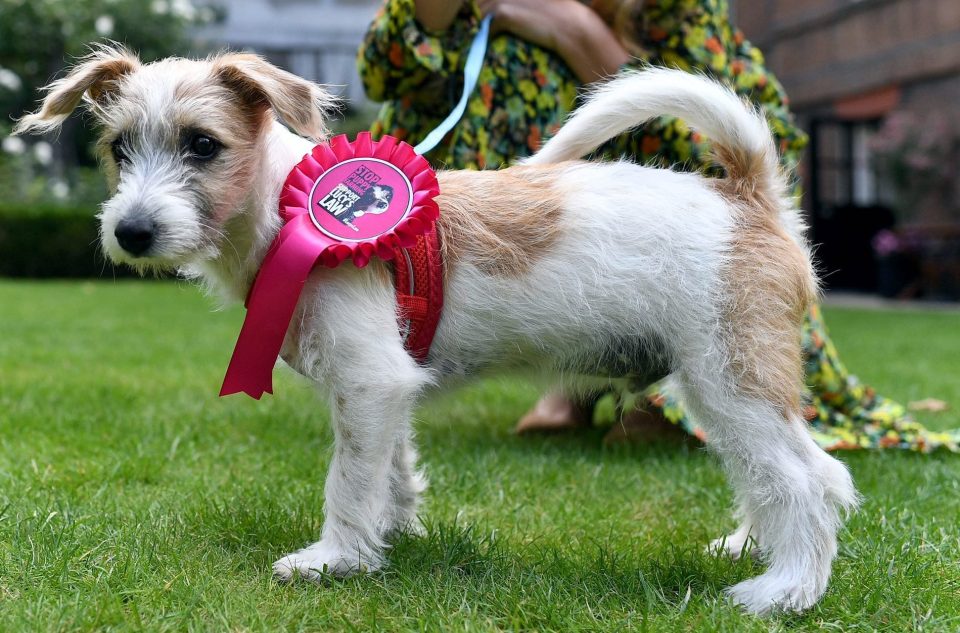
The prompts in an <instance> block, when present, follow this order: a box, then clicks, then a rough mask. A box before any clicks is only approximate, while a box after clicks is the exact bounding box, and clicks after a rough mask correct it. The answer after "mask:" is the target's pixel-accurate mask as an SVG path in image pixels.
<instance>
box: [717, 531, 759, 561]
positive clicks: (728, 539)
mask: <svg viewBox="0 0 960 633" xmlns="http://www.w3.org/2000/svg"><path fill="white" fill-rule="evenodd" d="M707 554H711V555H714V556H717V555H723V556H727V557H728V558H730V559H731V560H740V558H741V557H742V556H743V555H744V554H750V555H751V556H753V557H754V558H759V556H760V549H759V548H758V547H757V542H756V541H755V540H754V539H753V538H752V537H751V536H750V534H749V533H748V532H746V531H743V530H737V531H736V532H734V533H733V534H727V535H726V536H721V537H720V538H718V539H714V540H713V541H711V542H710V545H708V546H707Z"/></svg>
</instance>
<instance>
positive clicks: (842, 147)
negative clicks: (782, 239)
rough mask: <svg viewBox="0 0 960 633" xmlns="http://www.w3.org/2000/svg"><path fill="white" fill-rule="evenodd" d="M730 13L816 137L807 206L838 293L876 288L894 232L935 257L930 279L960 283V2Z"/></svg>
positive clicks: (751, 3)
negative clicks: (885, 238)
mask: <svg viewBox="0 0 960 633" xmlns="http://www.w3.org/2000/svg"><path fill="white" fill-rule="evenodd" d="M732 4H733V11H734V16H735V19H736V22H737V24H738V26H739V27H740V28H741V29H743V31H744V32H745V33H746V35H747V37H748V38H749V39H750V40H751V41H753V42H754V43H755V44H756V45H757V46H758V47H759V48H760V49H761V50H763V51H764V54H765V55H766V58H767V63H768V65H769V66H770V67H771V68H772V69H773V71H774V72H775V73H776V75H777V76H778V78H779V79H780V81H781V82H782V83H783V85H784V87H785V88H786V90H787V93H788V94H789V95H790V99H791V104H792V107H793V109H794V111H795V113H796V114H797V117H798V119H799V122H800V124H801V126H802V127H803V128H804V129H806V130H807V131H808V132H809V133H810V139H811V142H810V146H809V148H808V151H807V155H806V159H805V164H804V166H803V177H804V182H805V185H806V197H805V201H804V203H805V208H806V210H807V211H808V212H809V213H810V215H811V222H812V224H813V228H814V239H815V240H816V241H817V242H818V243H819V244H820V247H819V253H820V256H821V259H822V260H825V261H824V263H825V268H826V272H827V273H829V274H830V276H828V278H827V280H828V284H830V285H833V286H839V287H856V288H863V289H869V287H870V285H871V283H872V280H871V276H872V275H873V276H874V278H875V276H876V274H877V273H878V272H882V271H877V270H876V264H877V263H878V253H877V248H876V247H877V246H878V244H877V240H876V236H877V234H878V232H880V231H883V230H884V229H887V228H890V227H891V226H893V225H896V226H899V227H901V229H903V227H907V228H908V229H909V228H910V227H913V229H915V230H914V237H915V239H917V240H920V241H923V242H924V243H925V245H921V246H923V248H927V247H930V248H932V249H933V251H934V253H935V255H936V257H937V258H938V260H939V261H938V262H934V264H933V268H938V267H939V268H940V270H938V271H934V272H933V273H931V274H935V275H940V276H941V277H943V276H946V277H950V276H953V275H955V276H957V277H960V265H958V264H956V263H955V262H954V263H950V260H951V258H953V259H955V260H957V261H960V254H958V253H960V248H958V247H957V246H956V244H955V243H954V244H951V242H957V241H960V230H958V229H957V223H958V222H960V187H958V185H957V181H958V180H960V170H958V166H957V146H958V142H957V138H958V130H960V1H958V0H734V1H733V3H732ZM900 237H903V236H902V235H901V236H900ZM889 245H890V246H891V247H894V246H896V244H895V243H894V242H890V243H889ZM931 245H932V246H931ZM880 250H881V251H883V250H884V248H883V247H882V245H881V247H880ZM879 255H880V259H882V256H883V252H881V253H880V254H879ZM924 257H926V259H927V260H929V259H930V258H929V257H927V256H924ZM921 259H923V258H921ZM881 263H882V262H881ZM915 264H916V265H917V266H919V267H924V266H926V267H927V268H930V265H929V264H930V262H929V261H920V260H918V261H917V262H915ZM831 277H832V279H831ZM930 283H931V280H928V286H929V285H930ZM953 283H954V286H956V285H958V284H957V282H953ZM949 284H950V282H949V279H948V280H947V285H949ZM941 285H942V284H941ZM908 290H909V289H908ZM928 290H929V288H928ZM946 292H948V293H950V292H956V290H955V289H954V290H950V289H947V290H946ZM924 294H930V293H929V292H924Z"/></svg>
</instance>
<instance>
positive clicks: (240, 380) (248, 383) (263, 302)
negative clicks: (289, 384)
mask: <svg viewBox="0 0 960 633" xmlns="http://www.w3.org/2000/svg"><path fill="white" fill-rule="evenodd" d="M309 224H310V218H309V217H308V216H306V215H305V214H304V215H300V216H297V217H295V218H293V219H292V220H291V221H290V222H288V223H287V224H285V225H284V227H283V229H281V231H280V234H279V235H278V236H277V239H276V240H275V241H274V243H273V245H272V246H271V248H270V251H269V252H268V253H267V256H266V257H265V258H264V260H263V264H262V265H261V266H260V271H259V273H257V277H256V279H255V280H254V282H253V287H252V288H251V289H250V294H249V296H248V297H247V315H246V318H245V319H244V321H243V327H242V328H241V330H240V336H239V337H238V339H237V345H236V347H235V348H234V350H233V357H232V358H231V359H230V365H229V367H228V368H227V374H226V376H225V377H224V379H223V386H222V387H221V388H220V395H221V396H228V395H230V394H234V393H241V392H243V393H245V394H247V395H248V396H250V397H251V398H254V399H256V400H259V399H260V397H261V396H263V394H264V393H270V394H272V393H273V367H274V365H275V364H276V362H277V357H278V356H279V355H280V350H281V348H282V347H283V339H284V337H285V336H286V334H287V328H288V327H289V326H290V319H291V318H292V317H293V313H294V311H295V310H296V308H297V302H298V301H299V299H300V293H301V292H302V291H303V287H304V285H305V284H306V282H307V277H308V276H309V275H310V271H311V270H312V269H313V267H314V265H315V264H316V263H317V260H318V259H320V257H321V255H322V254H323V253H324V251H325V250H326V249H328V248H329V247H331V246H333V245H334V244H336V242H334V241H333V240H331V239H330V238H328V237H326V236H324V235H323V234H321V233H320V232H318V231H315V230H313V229H312V227H310V226H306V225H309Z"/></svg>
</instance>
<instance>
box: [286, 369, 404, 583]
mask: <svg viewBox="0 0 960 633" xmlns="http://www.w3.org/2000/svg"><path fill="white" fill-rule="evenodd" d="M338 382H340V381H338ZM421 385H422V383H421V382H420V380H419V372H418V371H416V370H414V371H412V372H409V373H408V374H407V375H406V376H403V375H396V374H393V375H391V374H389V373H387V372H383V373H381V374H380V375H379V376H371V375H369V374H368V375H367V381H366V382H362V381H356V382H353V383H352V384H350V383H342V384H340V385H338V386H337V388H335V390H334V392H333V394H332V398H331V400H332V408H333V416H332V418H333V428H334V436H335V446H334V453H333V460H332V461H331V464H330V468H329V471H328V473H327V481H326V487H325V490H324V492H325V497H326V499H325V504H324V513H325V520H324V524H323V530H322V532H321V538H320V540H319V541H318V542H316V543H314V544H313V545H310V546H309V547H307V548H304V549H302V550H300V551H298V552H295V553H293V554H290V555H288V556H285V557H284V558H282V559H281V560H279V561H277V563H276V564H275V565H274V572H275V573H276V575H277V576H278V577H279V578H281V579H284V580H287V579H290V578H293V577H296V576H298V575H299V576H303V577H305V578H309V579H317V578H319V577H320V575H321V574H323V573H329V574H333V575H335V576H347V575H350V574H353V573H356V572H362V571H374V570H376V569H379V568H380V567H382V566H383V564H384V562H385V561H384V549H385V548H386V546H387V544H386V542H385V539H386V537H388V536H389V535H390V534H392V533H394V532H396V531H398V530H401V529H404V528H406V527H407V526H406V525H401V524H400V523H401V522H403V523H404V524H406V523H410V522H411V521H413V520H414V519H415V517H414V516H412V513H415V508H416V497H417V495H418V493H419V492H420V491H421V490H422V488H423V486H422V484H421V483H420V479H419V476H418V473H417V472H416V471H415V468H414V467H413V466H412V464H411V463H410V458H409V453H408V452H409V451H412V450H413V449H412V447H408V442H409V441H410V435H411V431H410V420H411V417H412V412H413V406H414V403H415V400H416V396H417V394H418V392H419V390H420V388H421ZM414 455H415V453H414Z"/></svg>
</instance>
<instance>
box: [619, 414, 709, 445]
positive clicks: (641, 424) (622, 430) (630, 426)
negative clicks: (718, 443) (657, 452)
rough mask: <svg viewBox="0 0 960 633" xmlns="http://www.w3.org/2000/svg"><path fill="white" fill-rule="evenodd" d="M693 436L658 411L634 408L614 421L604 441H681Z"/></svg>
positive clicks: (626, 442) (620, 442)
mask: <svg viewBox="0 0 960 633" xmlns="http://www.w3.org/2000/svg"><path fill="white" fill-rule="evenodd" d="M691 437H692V436H691V435H690V434H688V433H687V432H686V431H684V430H683V428H682V427H681V426H680V425H679V424H674V423H673V422H670V421H669V420H667V419H666V418H664V417H663V416H662V415H660V413H659V412H657V411H648V410H646V409H634V410H633V411H628V412H626V413H624V414H623V415H622V416H621V418H620V420H619V421H618V422H616V423H614V425H613V427H611V428H610V430H609V431H608V432H607V435H606V436H605V437H604V438H603V443H604V444H607V445H610V444H631V443H632V444H642V443H646V442H658V441H679V440H684V439H689V438H691Z"/></svg>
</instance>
